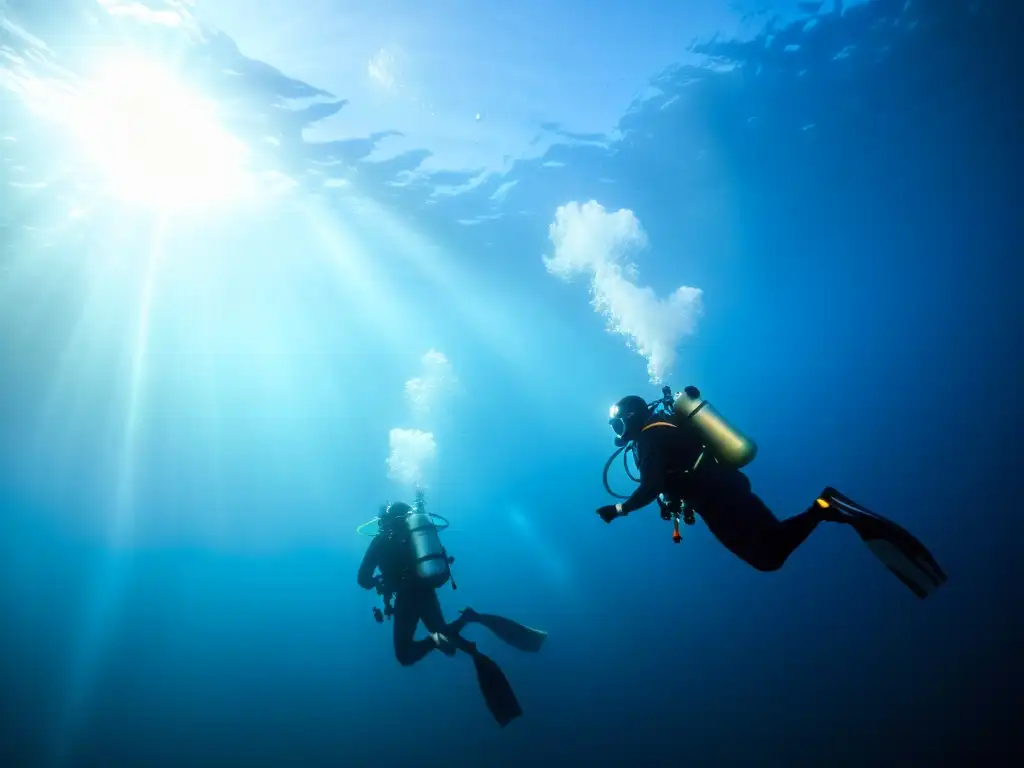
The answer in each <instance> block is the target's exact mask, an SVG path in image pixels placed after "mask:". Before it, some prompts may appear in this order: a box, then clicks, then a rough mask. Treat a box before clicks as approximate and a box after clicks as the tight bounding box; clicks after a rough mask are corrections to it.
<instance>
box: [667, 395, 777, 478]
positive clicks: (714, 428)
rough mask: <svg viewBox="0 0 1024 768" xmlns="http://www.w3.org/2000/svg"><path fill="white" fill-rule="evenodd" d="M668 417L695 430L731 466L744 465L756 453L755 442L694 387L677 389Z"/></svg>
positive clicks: (674, 422) (676, 423) (739, 466)
mask: <svg viewBox="0 0 1024 768" xmlns="http://www.w3.org/2000/svg"><path fill="white" fill-rule="evenodd" d="M666 389H668V388H667V387H666ZM670 391H671V390H670ZM671 420H672V423H673V424H675V425H676V426H677V427H689V428H692V429H694V430H696V431H697V434H699V435H700V437H701V439H702V440H703V441H704V444H705V445H707V447H708V448H709V449H710V450H711V453H713V454H714V455H715V457H716V458H717V459H719V460H720V461H721V462H723V463H724V464H727V465H729V466H731V467H734V468H736V469H740V468H741V467H745V466H746V465H747V464H749V463H750V462H752V461H753V460H754V457H755V456H756V455H757V444H756V443H754V441H753V440H751V439H750V438H749V437H747V436H746V435H744V434H743V433H742V432H740V431H739V430H738V429H736V428H735V427H734V426H733V425H732V424H730V423H729V422H728V421H726V420H725V417H724V416H722V414H720V413H719V412H718V410H717V409H716V408H715V407H714V406H713V405H711V403H709V402H708V401H707V400H703V399H701V396H700V390H699V389H697V388H696V387H693V386H690V387H686V388H685V389H684V390H683V391H682V392H677V393H676V396H675V400H674V401H672V417H671Z"/></svg>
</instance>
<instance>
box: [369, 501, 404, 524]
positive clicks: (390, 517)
mask: <svg viewBox="0 0 1024 768" xmlns="http://www.w3.org/2000/svg"><path fill="white" fill-rule="evenodd" d="M410 512H412V507H410V506H409V505H408V504H406V503H405V502H404V501H396V502H395V503H394V504H388V506H387V507H386V508H385V509H384V512H382V513H381V516H380V519H378V520H377V525H378V526H380V529H381V531H391V530H393V529H394V526H395V523H397V522H398V521H399V520H401V519H402V518H403V517H405V516H406V515H407V514H409V513H410Z"/></svg>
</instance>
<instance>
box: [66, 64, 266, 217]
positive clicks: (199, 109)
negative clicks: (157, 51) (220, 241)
mask: <svg viewBox="0 0 1024 768" xmlns="http://www.w3.org/2000/svg"><path fill="white" fill-rule="evenodd" d="M79 107H80V109H79V110H76V115H75V119H74V131H75V133H76V135H77V137H78V139H79V140H80V145H81V150H82V152H83V153H84V155H85V157H86V158H87V159H88V160H89V161H90V162H92V163H94V164H95V165H97V166H98V167H99V169H100V170H101V171H102V172H103V173H104V174H105V175H106V176H107V180H108V182H109V184H110V186H111V191H112V192H113V193H114V194H115V195H116V196H118V197H119V198H121V199H122V200H125V201H127V202H132V203H142V204H145V205H148V206H152V207H155V208H158V209H160V210H161V211H165V212H166V211H177V210H181V209H183V208H196V207H205V206H209V205H211V204H213V203H219V202H225V201H229V200H232V199H235V198H237V197H238V196H240V195H241V194H242V193H243V192H244V191H245V190H246V187H247V186H248V184H250V183H251V181H252V179H251V177H250V176H249V175H248V174H247V172H246V167H245V166H246V159H247V155H248V149H247V147H246V146H245V144H244V143H243V142H241V141H240V140H238V139H237V138H235V137H234V136H232V135H231V134H229V133H228V132H227V131H225V130H224V129H223V128H222V127H221V126H220V125H219V124H218V121H217V117H216V114H215V110H214V108H213V105H212V104H211V103H209V102H207V101H205V100H204V99H201V98H200V97H199V96H198V95H196V94H193V93H190V92H189V91H188V90H187V89H186V88H185V87H184V86H183V85H182V84H181V83H179V82H178V81H177V80H176V78H175V77H174V76H173V74H172V73H171V72H168V71H167V70H166V69H163V68H162V67H160V66H158V65H157V64H155V63H153V62H149V61H146V60H140V59H135V58H128V59H117V60H113V61H110V62H108V63H107V65H106V66H105V67H103V68H102V69H101V70H100V72H99V74H98V76H97V77H95V78H94V79H93V80H92V81H91V82H90V83H89V84H88V86H87V87H86V88H85V90H84V92H83V93H82V99H81V101H80V103H79Z"/></svg>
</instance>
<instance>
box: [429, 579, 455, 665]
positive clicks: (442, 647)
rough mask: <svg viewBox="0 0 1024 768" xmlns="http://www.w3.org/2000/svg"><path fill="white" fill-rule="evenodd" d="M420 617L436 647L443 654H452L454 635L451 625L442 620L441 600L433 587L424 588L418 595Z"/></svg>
mask: <svg viewBox="0 0 1024 768" xmlns="http://www.w3.org/2000/svg"><path fill="white" fill-rule="evenodd" d="M420 618H421V619H422V620H423V626H425V627H426V628H427V631H428V632H429V633H430V636H431V639H433V641H434V644H435V645H436V646H437V649H438V650H439V651H441V653H443V654H444V655H445V656H454V655H455V648H456V643H455V641H454V639H453V638H454V637H455V635H453V633H452V632H451V626H450V625H449V624H448V623H447V622H446V621H445V620H444V612H443V611H442V610H441V601H440V600H438V599H437V592H436V591H435V590H433V589H430V590H426V591H424V592H423V593H422V594H421V595H420Z"/></svg>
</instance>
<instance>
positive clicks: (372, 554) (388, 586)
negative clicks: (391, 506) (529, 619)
mask: <svg viewBox="0 0 1024 768" xmlns="http://www.w3.org/2000/svg"><path fill="white" fill-rule="evenodd" d="M408 553H409V548H408V547H406V546H403V542H402V541H401V540H400V539H399V540H395V539H393V538H391V537H390V536H388V535H387V534H386V533H381V534H380V535H378V536H375V537H374V539H373V541H371V542H370V546H369V547H367V548H366V554H365V555H364V556H363V562H362V563H361V564H360V566H359V574H358V576H357V581H358V582H359V586H361V587H362V588H363V589H373V588H374V587H375V586H376V580H375V579H374V575H373V573H374V571H375V570H376V569H377V568H380V572H381V576H382V578H383V580H384V589H385V591H392V592H394V595H395V603H394V624H395V628H394V635H393V637H394V644H395V658H396V659H398V663H399V664H401V665H402V666H409V665H411V664H415V663H416V662H417V661H419V660H420V659H422V658H423V657H424V656H426V655H427V654H428V653H430V652H431V651H433V650H435V649H436V648H437V644H436V643H435V642H434V640H433V638H430V637H425V638H423V639H421V640H415V639H413V638H414V635H415V634H416V625H417V624H419V622H420V621H422V622H423V624H424V626H425V627H426V628H427V631H428V632H439V633H441V634H443V635H457V634H458V633H459V632H460V631H461V630H462V627H463V625H464V624H465V619H464V618H463V617H460V618H459V619H456V620H455V621H453V622H452V623H451V624H449V623H448V622H446V621H445V620H444V614H443V613H442V611H441V602H440V601H439V600H438V599H437V593H436V592H435V591H434V589H433V587H424V586H422V585H419V584H418V583H417V582H416V578H415V576H414V575H412V571H413V567H414V563H413V562H412V561H411V557H410V556H409V554H408Z"/></svg>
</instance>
